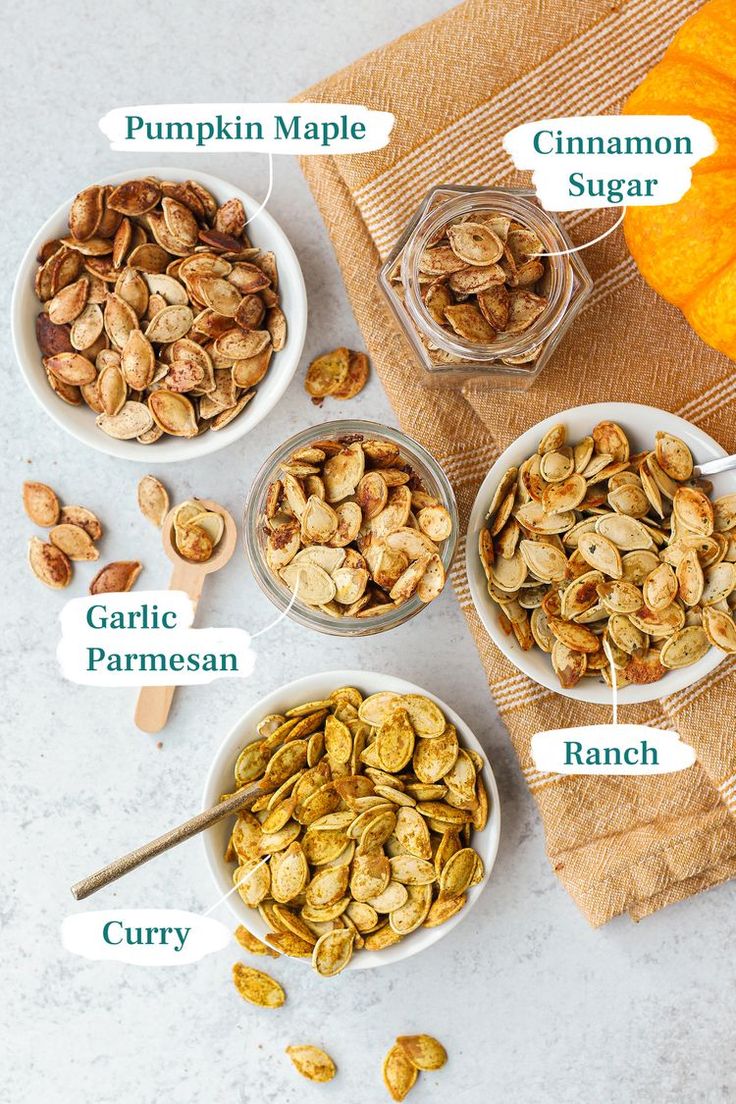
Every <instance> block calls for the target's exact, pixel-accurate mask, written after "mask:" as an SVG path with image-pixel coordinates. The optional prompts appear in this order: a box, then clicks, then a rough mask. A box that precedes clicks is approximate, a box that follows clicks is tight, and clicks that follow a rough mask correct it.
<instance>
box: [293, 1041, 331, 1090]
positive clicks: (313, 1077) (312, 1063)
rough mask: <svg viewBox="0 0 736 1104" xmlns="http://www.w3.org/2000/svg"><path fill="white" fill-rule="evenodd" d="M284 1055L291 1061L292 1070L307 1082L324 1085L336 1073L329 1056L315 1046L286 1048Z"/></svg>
mask: <svg viewBox="0 0 736 1104" xmlns="http://www.w3.org/2000/svg"><path fill="white" fill-rule="evenodd" d="M286 1053H287V1054H288V1056H289V1058H290V1059H291V1061H292V1063H293V1065H294V1068H295V1069H296V1070H297V1072H298V1073H300V1074H301V1075H302V1077H305V1078H306V1079H307V1081H317V1082H319V1083H324V1082H327V1081H332V1079H333V1077H334V1076H335V1074H336V1073H337V1066H336V1065H335V1063H334V1062H333V1060H332V1058H330V1056H329V1054H328V1053H327V1052H326V1051H324V1050H321V1049H320V1048H319V1047H316V1046H303V1045H302V1046H287V1047H286Z"/></svg>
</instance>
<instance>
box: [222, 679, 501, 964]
mask: <svg viewBox="0 0 736 1104" xmlns="http://www.w3.org/2000/svg"><path fill="white" fill-rule="evenodd" d="M338 686H356V687H357V688H358V689H359V690H360V691H361V693H363V694H365V695H366V696H367V695H368V694H374V693H376V692H377V691H378V690H392V691H394V692H395V693H397V694H425V695H426V696H427V697H428V698H431V699H432V700H433V701H435V702H436V703H437V705H438V706H439V707H440V709H441V710H442V711H443V713H444V714H445V716H446V717H447V719H448V720H449V721H451V722H452V723H453V724H454V725H455V727H456V728H457V731H458V735H459V737H460V743H461V744H462V745H463V746H465V747H467V748H472V749H473V750H474V751H477V752H478V754H479V755H481V756H482V757H483V762H484V764H485V766H484V768H483V781H484V783H485V786H486V790H487V791H488V797H489V804H490V810H489V815H488V823H487V824H486V826H485V828H484V829H483V831H482V832H474V833H473V847H474V848H475V850H476V851H477V852H478V854H479V855H480V857H481V858H482V859H483V865H484V867H485V875H484V878H483V881H482V882H480V883H479V884H478V885H477V886H475V887H474V888H473V889H471V890H470V891H469V893H468V901H467V904H466V905H465V908H463V909H461V911H460V912H458V913H456V915H455V916H453V917H452V918H451V919H450V920H448V921H447V923H445V924H441V925H440V926H439V927H437V928H419V929H418V930H417V931H415V932H412V933H411V935H408V936H406V937H405V938H404V939H402V940H401V942H400V943H397V944H395V945H394V946H393V947H388V948H387V949H386V950H384V951H358V952H356V953H355V955H354V956H353V958H352V959H351V961H350V964H349V967H348V968H349V969H355V970H362V969H367V968H369V967H372V966H385V965H387V964H388V963H390V962H398V961H399V960H400V959H403V958H409V956H410V955H413V954H416V953H417V952H418V951H421V950H423V949H424V948H425V947H429V946H431V945H432V943H436V942H437V940H438V939H442V937H443V936H444V935H447V933H448V932H450V931H452V929H453V928H454V927H455V926H456V925H457V924H459V923H460V921H461V920H462V919H463V918H464V917H465V916H467V915H468V912H469V911H470V909H471V908H472V907H473V905H474V904H475V902H476V901H477V900H478V897H479V896H480V894H481V892H482V890H483V888H484V886H485V885H486V882H487V881H488V878H489V877H490V873H491V870H492V869H493V864H494V862H495V861H496V854H497V852H498V841H499V837H500V833H501V809H500V803H499V797H498V787H497V785H496V779H495V778H494V775H493V771H492V770H491V767H490V764H489V763H488V758H487V756H486V754H485V752H484V751H483V748H482V747H481V745H480V743H479V742H478V740H477V739H476V737H475V736H474V735H473V733H472V732H471V731H470V729H469V728H468V726H467V725H466V724H465V722H464V721H463V720H462V719H461V718H460V717H458V715H457V714H456V713H455V712H454V710H452V709H450V707H449V706H448V705H446V704H445V703H444V702H443V701H441V700H440V699H439V698H438V697H435V695H434V694H430V693H428V691H427V690H424V689H422V687H420V686H415V685H414V683H411V682H406V681H405V680H404V679H399V678H394V677H393V675H380V674H377V673H376V672H373V671H326V672H325V673H324V674H320V675H307V676H306V677H305V678H300V679H296V681H294V682H289V683H287V684H286V685H285V686H281V687H280V688H279V689H278V690H274V691H273V692H272V693H271V694H267V695H266V696H265V697H264V698H261V700H260V701H259V702H256V704H255V705H254V706H252V707H251V708H250V709H249V710H248V712H247V713H245V714H244V716H242V717H241V718H240V720H239V721H238V723H237V724H236V725H235V727H234V728H232V729H231V731H230V732H229V733H228V735H227V736H226V737H225V739H224V741H223V743H222V744H221V745H220V748H219V749H218V751H217V754H216V755H215V758H214V761H213V763H212V766H211V767H210V771H209V774H208V776H207V782H206V783H205V788H204V796H203V798H202V807H203V809H209V808H210V807H211V806H212V805H215V804H216V803H217V801H219V799H220V795H221V794H223V793H229V792H231V790H232V784H233V769H234V767H235V760H236V759H237V757H238V754H239V753H240V751H241V750H242V748H243V747H244V745H245V744H247V743H248V742H249V741H250V740H252V739H253V738H254V736H255V726H256V724H257V722H258V721H260V720H261V718H262V717H265V716H266V715H267V714H269V713H282V712H284V711H285V710H287V709H290V708H291V707H292V706H294V705H298V704H299V703H300V702H305V701H318V700H319V699H320V698H323V697H325V696H326V695H327V694H329V693H330V691H332V690H334V689H335V688H336V687H338ZM233 823H234V818H233V817H229V818H227V819H226V820H224V821H221V822H220V823H219V824H216V825H215V826H214V827H212V828H210V829H209V831H207V832H205V833H204V835H203V837H202V838H203V840H204V848H205V853H206V855H207V863H208V865H209V868H210V870H211V872H212V876H213V878H214V880H215V885H216V886H217V890H218V893H220V894H222V896H223V897H224V896H225V895H226V894H229V896H228V897H227V900H226V904H227V905H228V906H229V908H230V911H231V912H232V913H233V915H234V916H235V918H236V919H237V921H238V922H239V923H242V924H245V925H246V927H248V928H249V929H250V930H251V931H252V932H253V933H254V934H255V935H257V936H259V937H260V938H261V939H263V938H264V937H265V935H266V933H267V932H268V930H269V929H268V927H267V926H266V924H265V923H264V921H263V920H262V919H261V917H260V915H259V913H258V912H257V911H256V910H255V909H250V908H248V907H247V905H245V904H244V903H243V901H241V899H240V897H239V896H238V894H237V893H231V892H230V891H231V890H232V888H233V870H234V869H235V868H234V866H233V865H232V863H226V862H225V861H224V858H223V855H224V852H225V847H226V846H227V841H228V839H229V838H230V833H231V831H232V826H233ZM304 961H306V960H304Z"/></svg>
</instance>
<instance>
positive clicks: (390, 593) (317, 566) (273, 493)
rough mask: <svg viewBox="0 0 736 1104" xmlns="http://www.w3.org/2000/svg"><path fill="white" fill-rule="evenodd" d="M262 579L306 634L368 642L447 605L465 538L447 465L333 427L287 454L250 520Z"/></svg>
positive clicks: (393, 438) (261, 485)
mask: <svg viewBox="0 0 736 1104" xmlns="http://www.w3.org/2000/svg"><path fill="white" fill-rule="evenodd" d="M244 533H245V547H246V552H247V555H248V558H249V560H250V564H251V567H252V569H253V573H254V574H255V576H256V579H257V581H258V583H259V585H260V587H261V589H262V590H263V591H264V593H265V594H266V595H267V596H268V597H269V598H270V599H271V601H272V602H273V603H274V604H275V605H276V606H277V607H278V608H279V609H280V610H282V611H286V610H288V613H289V616H290V617H291V618H293V619H294V620H295V621H297V622H298V623H299V624H301V625H305V626H307V627H308V628H312V629H317V630H318V631H319V632H325V633H330V634H332V635H335V636H367V635H370V634H372V633H377V632H383V631H384V630H386V629H390V628H393V627H395V626H396V625H401V624H403V623H404V622H405V621H407V620H408V619H409V618H410V617H413V616H415V614H417V613H419V612H420V610H422V609H424V608H425V606H426V605H428V604H429V603H430V602H431V601H433V600H434V599H435V598H437V597H438V596H439V594H440V593H441V591H442V589H443V587H444V585H445V582H446V579H447V574H448V572H449V569H450V565H451V563H452V558H453V555H454V552H455V546H456V542H457V536H458V516H457V507H456V504H455V496H454V494H453V491H452V487H451V485H450V483H449V481H448V479H447V476H446V475H445V473H444V472H443V470H442V468H441V467H440V465H439V464H438V463H437V461H436V460H435V459H434V457H432V456H431V455H430V454H429V453H428V452H427V451H426V450H425V449H423V448H422V447H421V445H419V444H417V442H416V441H412V440H411V439H410V438H409V437H406V436H405V435H404V434H403V433H401V432H399V431H398V430H393V429H389V428H387V427H385V426H380V425H378V424H376V423H374V422H366V421H358V420H354V421H353V420H350V421H347V420H341V421H334V422H326V423H323V424H322V425H318V426H314V427H312V428H310V429H306V430H303V431H302V432H301V433H298V434H296V436H294V437H292V438H291V439H290V440H288V441H286V442H285V443H284V444H283V445H282V446H281V447H280V448H278V449H277V450H276V451H275V452H274V453H273V454H272V455H271V456H270V457H269V458H268V460H267V461H266V463H265V464H264V465H263V467H262V468H261V470H260V472H259V473H258V475H257V476H256V478H255V481H254V484H253V487H252V490H251V493H250V497H249V499H248V503H247V505H246V510H245V519H244Z"/></svg>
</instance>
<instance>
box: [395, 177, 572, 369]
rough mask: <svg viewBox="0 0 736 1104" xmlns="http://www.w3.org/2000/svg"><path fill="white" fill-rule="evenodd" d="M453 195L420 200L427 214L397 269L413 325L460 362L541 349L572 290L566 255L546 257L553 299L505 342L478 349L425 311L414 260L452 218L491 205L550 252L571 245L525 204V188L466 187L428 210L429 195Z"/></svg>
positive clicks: (535, 208)
mask: <svg viewBox="0 0 736 1104" xmlns="http://www.w3.org/2000/svg"><path fill="white" fill-rule="evenodd" d="M443 191H447V192H450V191H453V189H451V188H450V187H449V186H448V187H447V188H446V189H445V188H442V187H438V188H434V189H433V190H432V191H431V192H430V193H429V195H428V196H427V197H426V199H425V203H426V204H427V210H426V211H425V212H424V214H423V215H420V216H419V220H418V222H417V225H416V226H415V227H414V229H413V231H412V232H411V234H410V236H409V239H408V241H407V243H406V246H405V253H404V259H403V261H402V265H401V279H402V284H403V287H404V295H405V301H406V304H407V307H408V309H409V311H410V313H411V315H412V317H413V319H414V322H415V323H416V325H417V326H418V327H419V329H420V330H422V331H423V332H424V333H425V335H426V336H427V337H428V338H430V340H431V341H432V342H433V343H434V344H435V345H436V346H437V347H438V348H439V349H442V350H444V351H445V352H447V353H451V354H453V355H455V356H458V357H460V358H462V359H464V360H467V359H472V358H478V359H487V360H488V361H489V362H493V361H497V360H499V359H500V358H501V357H504V356H517V355H523V354H524V353H525V352H529V351H530V350H531V349H533V348H534V347H535V346H537V345H541V344H542V342H544V341H545V340H546V339H547V338H548V337H549V336H550V334H551V333H553V332H554V330H555V329H556V328H557V326H558V325H559V323H560V321H561V319H562V318H563V317H564V315H565V311H566V310H567V306H568V303H569V301H570V298H571V296H572V292H573V286H574V271H573V266H572V263H571V261H570V258H569V257H568V256H566V255H563V256H552V257H549V258H548V262H549V268H550V274H551V277H552V280H553V281H554V285H553V292H554V298H553V300H552V302H550V303H549V304H548V306H547V308H546V309H545V310H544V311H543V312H542V314H541V315H540V317H539V318H538V319H537V320H536V321H535V322H533V323H532V325H531V326H530V327H529V328H528V329H526V330H524V331H523V332H522V333H521V334H514V335H511V336H510V339H509V340H507V341H502V340H499V338H497V339H496V340H495V341H493V342H492V343H491V344H490V345H478V344H476V343H474V342H471V341H468V340H466V339H465V338H462V337H460V336H459V335H456V334H449V333H448V332H447V330H445V329H443V328H442V327H441V326H440V325H439V324H438V323H437V322H435V320H434V318H433V317H432V315H431V314H430V313H429V311H428V310H427V307H426V304H425V302H424V299H423V297H422V295H421V294H420V293H419V260H420V257H421V255H422V252H423V251H424V249H425V248H426V247H427V245H428V242H429V240H430V238H431V237H432V235H433V234H434V233H435V231H436V230H438V229H439V227H440V226H441V225H442V224H443V223H444V222H447V221H449V219H450V218H452V217H453V215H456V214H458V215H459V214H466V213H468V211H472V210H479V209H480V208H481V207H492V208H493V209H498V210H500V211H502V212H503V213H505V214H510V215H512V216H514V217H518V221H520V222H527V223H528V224H529V225H530V226H531V227H532V228H533V229H534V230H535V231H537V232H538V233H539V236H540V238H541V240H542V241H543V243H544V245H545V246H546V247H547V249H548V250H549V251H550V252H555V251H557V250H560V249H564V248H566V247H567V246H568V245H569V244H570V243H569V242H568V240H567V237H566V235H565V233H564V231H563V229H562V227H561V226H560V225H559V224H558V223H557V222H556V221H555V220H554V219H553V218H552V217H551V216H550V214H549V212H547V211H545V210H544V208H542V207H540V206H539V205H538V204H537V203H533V202H531V201H530V198H528V197H533V196H534V192H532V191H530V190H527V189H513V188H508V189H507V188H495V187H492V186H489V187H485V188H473V189H467V190H465V191H463V192H461V193H460V194H457V190H455V194H454V195H452V196H449V197H448V198H447V199H444V200H443V201H441V202H440V203H438V204H437V205H436V206H435V207H432V208H431V209H430V204H431V201H432V197H433V196H434V195H436V194H437V193H438V192H443Z"/></svg>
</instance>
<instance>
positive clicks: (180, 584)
mask: <svg viewBox="0 0 736 1104" xmlns="http://www.w3.org/2000/svg"><path fill="white" fill-rule="evenodd" d="M204 579H205V572H204V571H202V568H201V567H200V566H198V565H196V564H187V563H183V562H181V563H176V564H174V570H173V572H172V574H171V581H170V582H169V590H184V591H186V593H187V594H188V595H189V597H190V598H191V600H192V603H193V605H194V610H195V613H196V610H197V604H198V603H199V599H200V597H201V594H202V587H203V586H204ZM175 689H176V687H175V686H144V687H143V688H142V689H141V691H140V693H139V694H138V703H137V705H136V707H135V723H136V725H137V727H138V728H140V729H141V731H142V732H150V733H151V734H153V733H155V732H160V731H161V729H162V728H163V727H164V725H165V724H166V722H167V720H168V719H169V711H170V709H171V703H172V701H173V699H174V690H175Z"/></svg>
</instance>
